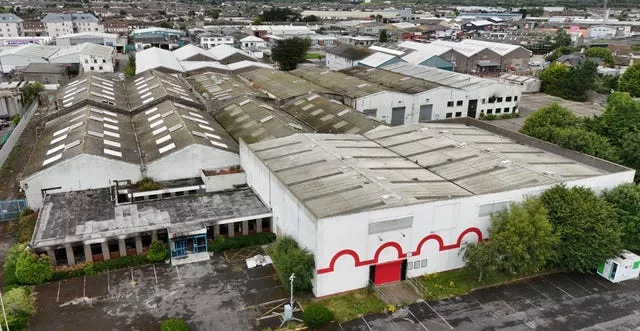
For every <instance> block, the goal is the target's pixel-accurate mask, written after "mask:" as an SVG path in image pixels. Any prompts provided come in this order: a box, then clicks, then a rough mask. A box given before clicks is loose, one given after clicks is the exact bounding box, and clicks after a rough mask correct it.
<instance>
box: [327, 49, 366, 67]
mask: <svg viewBox="0 0 640 331" xmlns="http://www.w3.org/2000/svg"><path fill="white" fill-rule="evenodd" d="M325 65H326V66H327V68H329V69H331V70H342V69H346V68H351V67H353V66H356V65H358V61H357V60H355V61H354V60H349V59H347V58H344V57H341V56H337V55H335V54H331V53H327V58H326V62H325Z"/></svg>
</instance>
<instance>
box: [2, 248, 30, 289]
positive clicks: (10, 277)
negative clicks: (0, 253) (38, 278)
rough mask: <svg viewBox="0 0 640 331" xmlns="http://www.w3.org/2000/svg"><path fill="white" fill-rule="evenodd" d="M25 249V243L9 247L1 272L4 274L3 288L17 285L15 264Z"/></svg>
mask: <svg viewBox="0 0 640 331" xmlns="http://www.w3.org/2000/svg"><path fill="white" fill-rule="evenodd" d="M26 249H27V244H26V243H18V244H14V245H13V246H11V247H9V250H7V255H6V256H5V258H4V265H3V268H2V270H3V272H4V286H12V285H17V284H18V277H16V262H18V257H20V254H22V252H24V251H25V250H26Z"/></svg>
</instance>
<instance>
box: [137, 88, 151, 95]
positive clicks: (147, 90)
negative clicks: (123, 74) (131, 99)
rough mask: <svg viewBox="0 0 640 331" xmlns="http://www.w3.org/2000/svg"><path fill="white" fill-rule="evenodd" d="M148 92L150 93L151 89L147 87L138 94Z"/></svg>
mask: <svg viewBox="0 0 640 331" xmlns="http://www.w3.org/2000/svg"><path fill="white" fill-rule="evenodd" d="M147 92H149V88H148V87H145V88H143V89H142V90H138V94H142V93H147Z"/></svg>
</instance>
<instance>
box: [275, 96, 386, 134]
mask: <svg viewBox="0 0 640 331" xmlns="http://www.w3.org/2000/svg"><path fill="white" fill-rule="evenodd" d="M282 108H283V109H284V110H285V111H286V112H287V113H289V114H291V115H292V116H294V117H295V118H297V119H298V120H300V121H302V122H303V123H305V124H306V125H308V126H309V127H311V128H312V129H313V130H314V131H315V132H317V133H334V134H336V133H363V132H367V131H370V130H373V129H374V128H377V127H378V126H384V123H382V122H379V121H378V120H376V119H374V118H371V117H368V116H366V115H364V114H363V113H361V112H359V111H357V110H354V109H352V108H349V107H348V106H345V105H344V104H342V103H340V102H338V101H336V100H333V99H329V98H327V97H323V96H320V95H317V94H311V95H309V96H302V97H299V98H296V99H295V100H293V101H290V102H288V103H286V104H284V105H283V106H282Z"/></svg>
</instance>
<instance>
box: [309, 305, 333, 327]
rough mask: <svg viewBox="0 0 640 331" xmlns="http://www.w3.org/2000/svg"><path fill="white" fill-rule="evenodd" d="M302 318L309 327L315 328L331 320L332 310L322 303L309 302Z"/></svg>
mask: <svg viewBox="0 0 640 331" xmlns="http://www.w3.org/2000/svg"><path fill="white" fill-rule="evenodd" d="M302 320H303V321H304V324H306V325H307V327H309V328H310V329H317V328H320V327H323V326H325V325H327V324H329V322H331V321H332V320H333V312H332V311H331V310H329V308H327V307H325V306H323V305H320V304H317V303H315V304H311V305H309V306H308V307H307V308H306V309H305V310H304V313H303V315H302Z"/></svg>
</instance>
